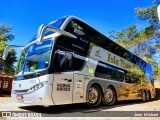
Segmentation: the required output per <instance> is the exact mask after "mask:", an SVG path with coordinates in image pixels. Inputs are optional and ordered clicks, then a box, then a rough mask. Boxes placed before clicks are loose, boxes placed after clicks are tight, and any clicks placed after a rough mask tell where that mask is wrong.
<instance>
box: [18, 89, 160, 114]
mask: <svg viewBox="0 0 160 120" xmlns="http://www.w3.org/2000/svg"><path fill="white" fill-rule="evenodd" d="M157 100H160V88H156V97H155V98H154V99H153V100H151V101H149V102H152V101H157ZM142 103H143V102H142V101H141V100H127V101H120V102H117V103H116V104H115V105H113V106H103V105H101V106H99V107H96V108H91V107H88V106H86V105H85V104H82V103H81V104H70V105H56V106H54V105H53V106H49V107H43V106H23V107H19V108H20V109H23V110H27V111H31V112H37V113H43V114H55V115H56V114H62V113H75V112H80V113H94V112H99V111H103V110H108V111H109V110H110V109H113V108H116V107H117V108H118V107H122V106H127V105H134V104H142Z"/></svg>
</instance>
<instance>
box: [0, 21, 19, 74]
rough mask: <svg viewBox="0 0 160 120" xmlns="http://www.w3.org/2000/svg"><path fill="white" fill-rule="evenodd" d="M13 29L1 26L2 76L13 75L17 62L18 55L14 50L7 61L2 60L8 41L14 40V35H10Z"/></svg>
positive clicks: (0, 61) (0, 55) (0, 59)
mask: <svg viewBox="0 0 160 120" xmlns="http://www.w3.org/2000/svg"><path fill="white" fill-rule="evenodd" d="M10 32H11V28H10V27H8V26H5V25H2V24H0V76H2V74H5V75H13V74H14V63H15V62H16V56H15V55H16V53H15V51H14V50H11V51H9V54H8V57H7V59H6V61H4V60H2V56H3V51H4V49H5V48H6V46H7V45H8V44H7V41H9V40H10V41H11V40H13V39H14V35H13V34H11V33H10Z"/></svg>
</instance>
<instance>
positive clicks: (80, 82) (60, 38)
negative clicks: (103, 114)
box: [3, 16, 155, 107]
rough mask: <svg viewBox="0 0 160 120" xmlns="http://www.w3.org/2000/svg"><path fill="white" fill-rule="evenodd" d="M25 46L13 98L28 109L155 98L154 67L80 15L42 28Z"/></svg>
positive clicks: (6, 51)
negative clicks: (30, 107) (27, 106)
mask: <svg viewBox="0 0 160 120" xmlns="http://www.w3.org/2000/svg"><path fill="white" fill-rule="evenodd" d="M16 48H21V49H22V53H21V56H20V58H19V61H18V64H17V68H16V73H15V77H14V80H13V83H12V91H11V96H12V98H13V100H14V101H15V102H17V103H24V104H28V105H43V106H50V105H61V104H74V103H87V105H89V106H92V107H95V106H99V105H100V103H101V102H102V103H103V104H104V105H113V104H115V102H116V101H122V100H134V99H141V100H143V101H149V100H151V99H152V98H154V97H155V88H154V83H153V82H154V81H153V74H152V69H151V66H150V65H149V64H148V63H146V62H145V61H143V60H142V59H140V58H138V57H137V56H135V55H134V54H132V53H131V52H129V51H127V50H126V49H124V48H123V47H121V46H120V45H118V44H117V43H115V42H114V41H112V40H110V39H109V38H107V37H105V36H104V35H102V34H101V33H100V32H98V31H97V30H95V29H94V28H92V27H91V26H89V25H88V24H86V23H85V22H84V21H82V20H80V19H79V18H77V17H74V16H67V17H62V18H60V19H58V20H56V21H53V22H51V23H49V24H47V25H41V26H40V27H39V29H38V33H37V35H35V37H34V38H33V39H32V40H31V41H29V43H28V44H27V45H26V46H24V47H22V46H15V45H11V46H8V47H7V48H6V49H5V51H4V56H3V59H7V54H8V51H9V50H10V49H16Z"/></svg>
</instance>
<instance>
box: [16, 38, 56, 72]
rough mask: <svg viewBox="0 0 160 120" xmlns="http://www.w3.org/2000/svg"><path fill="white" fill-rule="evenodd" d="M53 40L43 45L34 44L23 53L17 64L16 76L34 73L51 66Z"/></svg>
mask: <svg viewBox="0 0 160 120" xmlns="http://www.w3.org/2000/svg"><path fill="white" fill-rule="evenodd" d="M52 44H53V41H52V40H45V41H43V43H42V44H36V43H35V44H32V45H30V46H29V47H27V48H26V49H25V50H23V51H22V53H21V56H20V59H19V61H18V64H17V68H16V74H19V75H20V74H27V73H33V72H34V71H41V70H44V69H46V68H47V67H48V66H49V62H50V56H51V49H52Z"/></svg>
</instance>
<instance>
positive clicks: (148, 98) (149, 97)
mask: <svg viewBox="0 0 160 120" xmlns="http://www.w3.org/2000/svg"><path fill="white" fill-rule="evenodd" d="M146 93H147V94H146V100H147V101H150V100H151V96H150V92H149V91H147V92H146Z"/></svg>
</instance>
